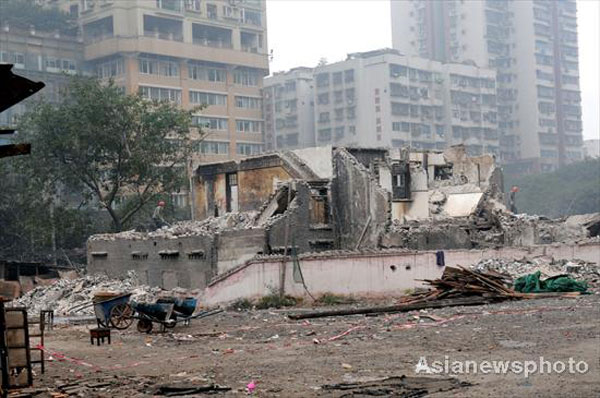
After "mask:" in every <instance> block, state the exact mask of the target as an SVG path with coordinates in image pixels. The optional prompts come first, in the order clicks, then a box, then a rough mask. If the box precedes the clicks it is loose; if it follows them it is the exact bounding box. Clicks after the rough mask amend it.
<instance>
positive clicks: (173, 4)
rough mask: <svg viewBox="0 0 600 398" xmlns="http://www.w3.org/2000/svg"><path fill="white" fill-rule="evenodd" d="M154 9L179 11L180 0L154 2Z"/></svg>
mask: <svg viewBox="0 0 600 398" xmlns="http://www.w3.org/2000/svg"><path fill="white" fill-rule="evenodd" d="M156 7H157V8H162V9H163V10H169V11H177V12H179V11H181V0H156Z"/></svg>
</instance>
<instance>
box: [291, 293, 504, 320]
mask: <svg viewBox="0 0 600 398" xmlns="http://www.w3.org/2000/svg"><path fill="white" fill-rule="evenodd" d="M505 299H506V298H504V297H487V298H485V297H466V298H456V299H447V300H435V301H419V302H415V303H409V304H400V305H392V306H387V307H366V308H352V309H347V310H332V311H317V312H305V313H300V314H290V315H288V317H289V318H290V319H307V318H322V317H327V316H345V315H362V314H379V313H387V312H406V311H414V310H422V309H426V308H442V307H454V306H459V305H481V304H488V303H491V302H494V301H499V300H505Z"/></svg>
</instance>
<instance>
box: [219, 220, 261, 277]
mask: <svg viewBox="0 0 600 398" xmlns="http://www.w3.org/2000/svg"><path fill="white" fill-rule="evenodd" d="M265 234H266V231H265V230H264V229H262V228H254V229H245V230H234V231H224V232H221V233H220V234H218V235H217V236H216V237H215V247H217V274H222V273H224V272H227V271H229V270H230V269H231V268H234V267H236V266H238V265H239V264H243V263H244V262H245V261H247V260H249V259H251V258H252V257H254V256H256V253H259V252H264V250H265Z"/></svg>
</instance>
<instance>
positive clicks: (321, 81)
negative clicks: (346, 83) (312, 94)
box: [316, 73, 329, 87]
mask: <svg viewBox="0 0 600 398" xmlns="http://www.w3.org/2000/svg"><path fill="white" fill-rule="evenodd" d="M316 79H317V87H326V86H329V73H319V74H318V75H317V76H316Z"/></svg>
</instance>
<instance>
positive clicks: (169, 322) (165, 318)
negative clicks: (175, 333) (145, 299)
mask: <svg viewBox="0 0 600 398" xmlns="http://www.w3.org/2000/svg"><path fill="white" fill-rule="evenodd" d="M131 307H132V308H133V310H134V311H135V312H136V316H135V318H136V319H138V323H137V330H138V331H139V332H141V333H150V332H151V331H152V327H153V323H159V324H160V325H161V326H162V327H163V331H164V330H165V329H166V328H173V327H175V325H176V324H177V318H175V319H173V318H172V315H173V308H174V307H175V303H172V302H168V303H155V304H147V303H138V302H135V301H132V302H131Z"/></svg>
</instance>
